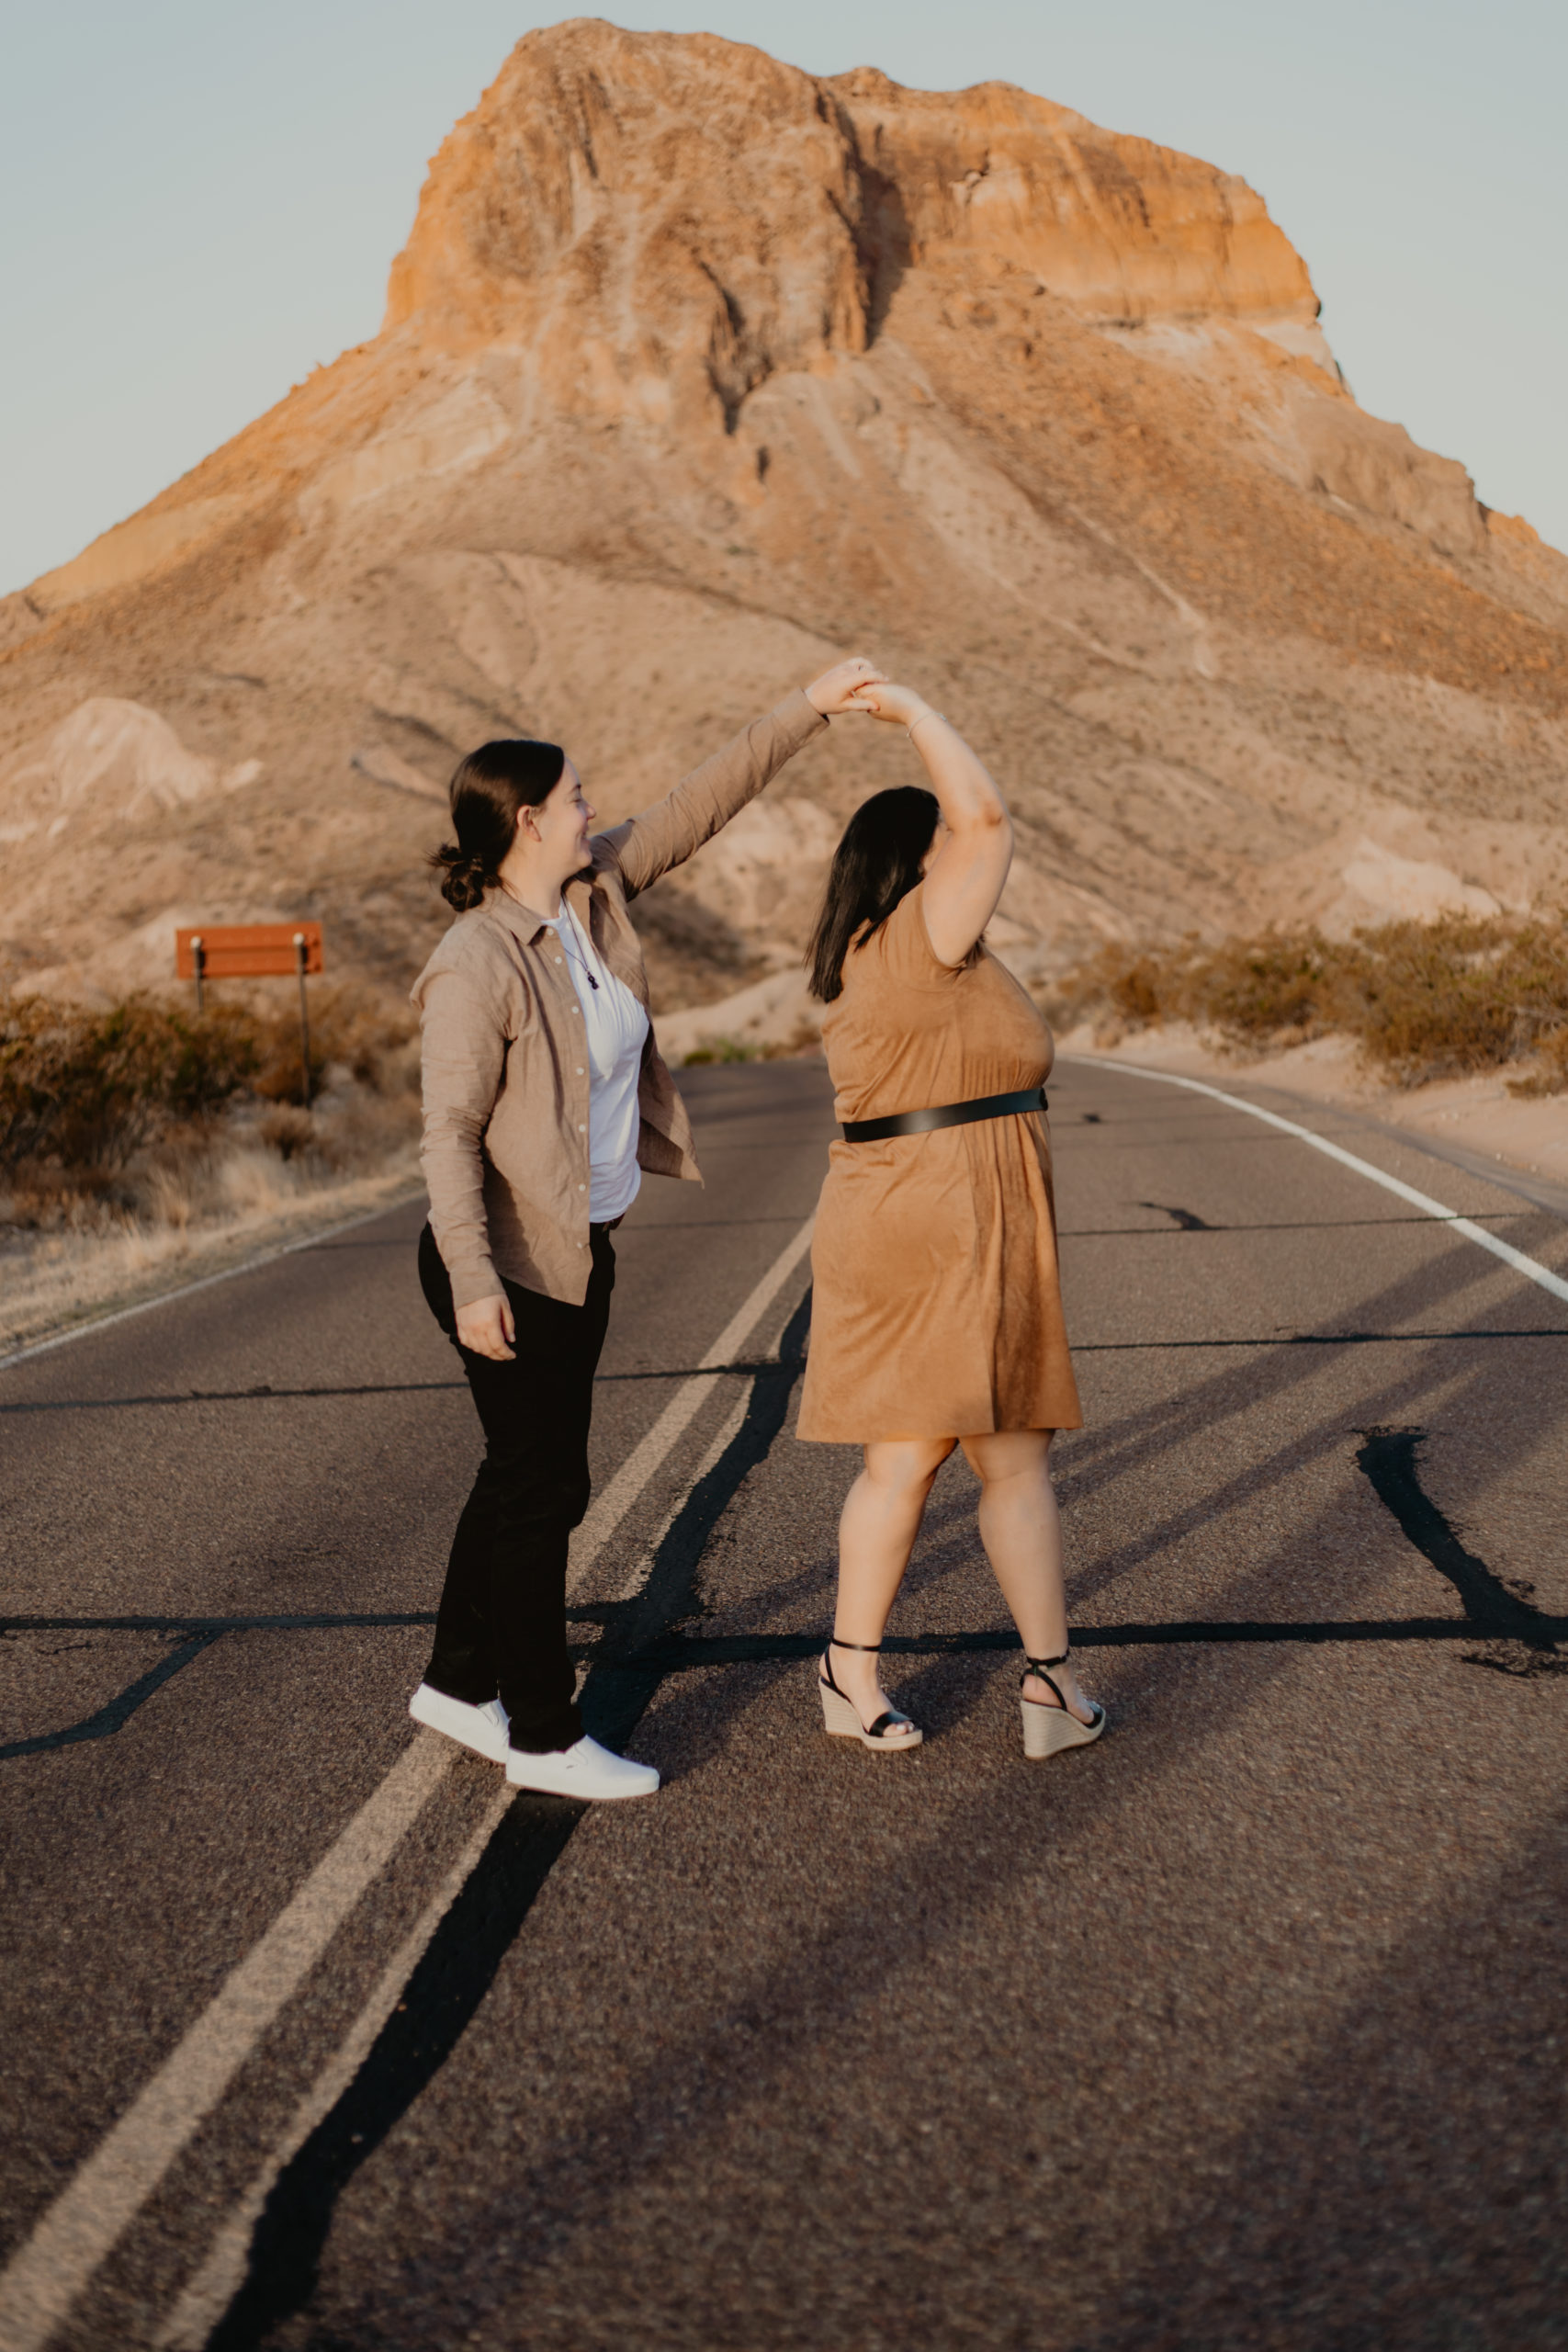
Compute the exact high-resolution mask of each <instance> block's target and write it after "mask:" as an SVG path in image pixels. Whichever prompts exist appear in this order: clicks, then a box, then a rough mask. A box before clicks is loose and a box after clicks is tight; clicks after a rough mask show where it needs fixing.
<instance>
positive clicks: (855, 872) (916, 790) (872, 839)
mask: <svg viewBox="0 0 1568 2352" xmlns="http://www.w3.org/2000/svg"><path fill="white" fill-rule="evenodd" d="M940 814H941V810H940V809H938V807H937V801H936V795H935V793H934V792H927V791H925V790H924V789H923V787H922V786H919V785H918V784H900V785H897V786H895V787H894V788H893V790H892V791H891V792H875V793H873V795H872V797H871V798H870V799H869V800H865V801H863V802H862V803H861V806H860V807H859V808H858V809H856V810H855V813H854V815H853V816H852V818H851V819H850V821H849V823H848V824H847V825H846V826H845V827H844V837H843V839H842V841H841V842H840V843H839V846H838V848H837V849H836V850H835V851H834V852H833V863H832V865H831V866H830V867H829V870H828V888H827V890H826V891H825V892H824V894H823V899H822V911H821V913H820V914H819V915H818V918H817V928H816V929H815V931H814V932H813V933H812V934H811V944H810V946H809V947H808V948H807V951H806V962H807V970H808V971H809V972H810V974H811V993H812V995H813V996H817V997H820V998H821V1000H822V1001H823V1003H824V1004H831V1003H832V1001H833V999H834V998H835V997H836V996H838V995H839V994H840V992H841V991H842V989H843V985H844V958H845V956H847V955H848V954H849V952H850V942H851V940H852V939H853V937H854V935H855V933H856V932H857V931H859V929H860V928H861V925H862V924H863V923H869V924H870V926H871V929H870V931H868V932H867V933H866V938H867V939H869V938H870V937H871V934H872V932H874V931H878V930H880V929H881V927H882V925H883V924H884V923H885V922H886V921H887V918H888V916H889V915H890V914H891V913H892V911H893V910H894V908H895V907H896V906H897V904H898V901H899V899H905V898H908V894H909V892H910V891H911V890H912V889H913V888H914V887H915V885H916V883H917V882H918V881H919V878H920V860H921V858H923V857H924V855H925V854H926V852H927V850H929V849H930V847H931V842H932V839H933V838H934V836H935V833H936V820H937V818H938V817H939V816H940ZM861 944H862V945H864V944H865V942H864V941H862V943H861Z"/></svg>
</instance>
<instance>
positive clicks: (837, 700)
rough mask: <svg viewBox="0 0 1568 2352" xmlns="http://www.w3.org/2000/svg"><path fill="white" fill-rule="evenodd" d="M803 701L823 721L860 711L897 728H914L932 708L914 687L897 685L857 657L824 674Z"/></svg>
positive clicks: (871, 663)
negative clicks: (892, 721)
mask: <svg viewBox="0 0 1568 2352" xmlns="http://www.w3.org/2000/svg"><path fill="white" fill-rule="evenodd" d="M806 699H807V702H808V703H810V705H811V707H812V708H813V709H814V710H819V711H820V712H821V714H822V716H823V718H840V717H841V716H842V715H843V714H844V713H845V712H847V711H852V710H861V711H864V713H865V714H866V716H867V718H888V719H893V720H896V721H897V724H898V725H899V726H900V727H912V726H914V725H915V723H916V721H917V720H918V719H919V718H922V717H923V716H924V715H925V713H926V712H927V711H928V710H929V709H930V708H931V705H930V704H929V703H928V702H926V701H925V700H924V699H923V697H922V696H921V695H918V694H917V693H916V692H915V690H914V688H913V686H900V685H896V684H894V682H893V680H892V679H891V678H890V677H889V676H888V675H887V673H886V670H879V669H878V668H877V667H876V665H875V663H874V662H867V661H864V660H863V659H862V658H860V657H859V656H857V657H856V658H855V659H854V660H853V661H852V662H839V664H838V665H837V667H836V668H834V669H831V670H824V672H823V673H822V675H821V676H820V677H819V678H814V679H813V680H812V682H811V684H810V685H808V686H807V689H806Z"/></svg>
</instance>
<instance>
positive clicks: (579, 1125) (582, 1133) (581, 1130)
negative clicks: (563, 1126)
mask: <svg viewBox="0 0 1568 2352" xmlns="http://www.w3.org/2000/svg"><path fill="white" fill-rule="evenodd" d="M577 1132H578V1134H579V1135H580V1136H585V1135H586V1134H587V1133H588V1130H587V1128H586V1127H585V1126H584V1125H583V1124H582V1122H581V1119H579V1121H578V1123H577Z"/></svg>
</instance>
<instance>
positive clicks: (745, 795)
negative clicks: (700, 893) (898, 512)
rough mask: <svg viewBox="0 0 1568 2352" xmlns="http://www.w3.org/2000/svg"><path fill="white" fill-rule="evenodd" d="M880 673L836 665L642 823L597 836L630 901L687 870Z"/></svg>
mask: <svg viewBox="0 0 1568 2352" xmlns="http://www.w3.org/2000/svg"><path fill="white" fill-rule="evenodd" d="M881 675H882V673H881V672H880V671H879V670H878V669H877V668H876V667H875V665H874V663H873V662H865V661H861V660H856V661H852V662H839V663H837V664H836V666H835V667H834V668H833V669H831V670H827V671H824V672H823V673H822V675H821V677H819V678H814V679H813V680H812V683H811V684H810V685H808V686H807V687H806V689H805V690H804V692H802V691H800V690H799V689H796V691H795V693H794V694H789V695H785V696H784V700H783V702H781V703H779V704H778V705H777V706H776V707H774V708H773V710H771V711H769V712H768V714H767V716H766V717H765V718H756V719H753V720H752V722H751V724H750V727H746V728H742V729H741V731H740V733H739V735H737V736H735V737H734V738H733V739H732V741H729V742H728V743H727V744H726V745H725V747H724V749H723V751H722V752H715V753H714V755H713V757H712V758H711V759H709V760H705V761H704V762H703V763H702V766H701V767H700V768H694V769H693V770H692V773H691V775H688V776H683V777H682V780H681V782H680V783H679V784H678V785H677V786H675V789H674V790H673V792H670V793H666V795H665V797H664V798H663V799H662V800H660V801H656V802H655V804H654V806H653V807H652V808H651V809H646V810H645V811H644V813H643V814H642V815H641V816H640V817H628V818H627V820H626V823H625V824H623V825H617V826H616V827H615V830H614V831H612V832H608V833H601V834H599V835H598V836H597V838H596V840H595V842H594V848H595V851H596V852H597V851H600V850H608V851H610V852H611V854H613V855H614V856H615V859H616V861H617V863H618V864H619V866H620V869H621V879H622V881H623V883H624V884H625V886H626V896H627V898H628V899H634V898H636V896H637V892H638V891H639V890H646V889H648V888H649V886H650V885H651V884H652V883H655V882H657V881H658V879H659V877H660V875H661V874H668V873H669V871H670V869H671V866H674V865H684V864H685V861H686V860H687V858H689V857H690V856H691V855H692V854H693V852H694V850H699V849H701V847H702V845H703V843H704V842H705V841H711V839H712V838H713V836H714V834H715V833H716V832H717V831H719V829H720V827H721V826H724V825H728V822H729V820H730V819H731V817H736V816H739V813H740V811H741V809H744V808H745V806H746V803H747V802H748V801H749V800H754V799H755V798H756V797H757V795H758V793H759V792H761V790H762V789H763V787H764V786H766V785H769V784H771V783H772V782H773V777H774V776H775V775H777V774H778V772H779V770H780V768H782V767H783V766H784V763H785V761H786V760H791V759H793V758H794V757H795V753H796V752H798V751H799V750H800V748H801V745H802V744H803V743H807V742H809V741H810V740H811V738H812V737H813V736H814V735H818V734H820V732H821V730H822V729H823V727H824V726H825V725H826V723H827V721H828V720H829V718H833V717H835V716H836V715H837V714H838V713H839V712H840V711H843V710H852V709H855V708H857V707H858V706H857V704H856V703H855V701H854V695H855V694H856V693H857V692H858V690H859V689H860V688H861V687H862V686H863V685H867V684H873V683H874V682H875V681H876V680H877V679H879V678H880V677H881Z"/></svg>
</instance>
